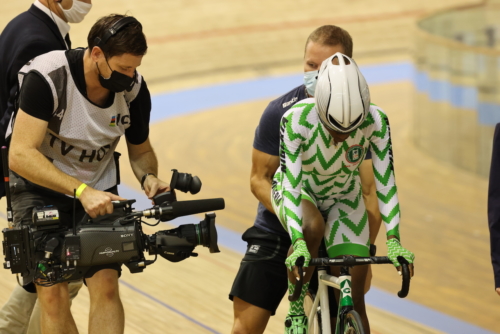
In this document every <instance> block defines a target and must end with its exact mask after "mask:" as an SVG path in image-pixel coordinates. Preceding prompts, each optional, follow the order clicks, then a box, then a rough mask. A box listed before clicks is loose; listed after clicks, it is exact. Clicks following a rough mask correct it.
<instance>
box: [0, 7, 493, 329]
mask: <svg viewBox="0 0 500 334" xmlns="http://www.w3.org/2000/svg"><path fill="white" fill-rule="evenodd" d="M479 2H481V1H472V0H470V1H467V0H441V1H433V0H421V1H418V2H417V1H410V0H404V1H396V0H381V1H374V0H355V1H354V0H349V1H348V0H339V1H329V2H321V1H317V2H316V3H314V4H312V3H311V2H308V1H305V0H304V1H303V0H301V1H297V0H276V1H266V2H248V1H243V0H213V1H210V2H206V1H201V0H182V1H181V0H171V1H161V0H143V1H137V0H106V1H104V0H94V1H93V3H94V8H93V9H92V12H91V13H90V14H89V17H88V18H87V19H86V20H85V21H84V22H83V23H82V24H80V25H73V27H72V30H71V34H72V41H73V45H74V46H84V45H85V37H86V34H87V32H88V30H89V28H90V26H91V25H92V24H93V22H94V21H95V19H96V18H98V17H100V16H103V15H106V14H108V13H110V12H119V13H124V12H127V11H128V12H129V13H130V14H131V15H134V16H136V17H137V18H138V19H139V20H140V21H141V22H142V23H143V25H144V30H145V32H146V34H147V37H148V40H149V45H150V48H149V51H148V55H147V56H146V57H145V58H144V61H143V65H142V66H141V68H140V71H141V73H143V75H144V76H145V78H146V80H147V81H148V84H149V86H150V88H151V90H152V91H153V92H162V91H165V90H172V89H180V88H188V87H195V86H199V85H207V84H211V83H217V82H225V81H229V80H241V79H248V78H253V77H259V76H262V75H269V74H280V73H290V72H300V70H301V68H302V67H301V56H302V53H303V46H304V41H305V39H306V37H307V35H308V34H309V33H310V32H311V31H312V30H313V29H314V28H316V27H317V26H319V25H321V24H327V23H333V24H338V25H340V26H342V27H344V28H345V29H347V30H348V31H349V32H350V33H351V34H352V36H353V38H354V41H355V57H356V58H357V59H358V60H359V61H360V62H361V63H378V62H388V61H393V60H401V59H409V58H410V56H411V49H412V34H413V26H414V21H415V19H416V18H417V17H419V16H421V15H423V14H424V13H426V12H429V11H432V10H436V9H441V8H444V7H446V6H450V5H457V4H475V3H479ZM29 4H30V1H26V0H16V1H11V2H7V1H2V2H0V29H3V27H4V26H5V24H6V23H7V22H8V21H9V20H10V19H11V18H12V17H14V16H15V15H17V14H18V13H20V12H21V11H23V10H25V8H27V7H28V6H29ZM371 92H372V100H373V101H374V102H375V103H377V104H378V105H379V106H381V107H382V108H383V109H384V110H385V111H386V112H387V113H388V115H389V117H390V119H391V129H392V133H393V143H394V151H395V152H394V154H395V166H396V175H397V181H398V188H399V190H400V200H401V206H402V214H403V220H402V230H401V233H402V237H403V243H404V245H405V246H406V247H408V248H409V249H410V250H412V251H414V252H415V253H416V256H417V263H416V275H417V276H416V277H415V279H413V280H412V291H411V293H410V296H409V299H410V300H412V301H415V302H418V303H420V304H422V305H425V306H428V307H430V308H433V309H436V310H439V311H441V312H444V313H446V314H449V315H452V316H455V317H457V318H460V319H461V320H464V321H467V322H470V323H473V324H476V325H478V326H482V327H484V328H488V329H490V330H497V331H498V328H500V325H499V323H500V322H499V320H498V311H499V306H500V299H499V297H498V296H496V295H495V294H494V292H493V278H492V270H491V264H490V261H489V234H488V231H487V222H486V191H487V183H486V180H484V179H481V178H478V177H475V176H473V175H470V174H468V173H465V172H463V171H460V170H457V169H455V168H453V167H451V166H447V165H443V164H442V163H439V162H437V161H435V160H433V159H431V158H429V157H428V156H426V155H425V154H423V153H421V152H419V151H418V150H417V149H415V148H414V147H413V145H412V144H411V142H410V140H409V130H410V127H411V116H410V115H411V113H410V111H411V106H412V104H411V103H412V102H411V99H412V94H411V93H412V86H411V84H410V83H398V84H386V85H379V86H373V87H371ZM267 102H268V101H254V102H250V103H245V104H239V105H234V106H229V107H226V108H220V109H216V110H208V111H206V112H202V113H198V114H193V115H189V116H184V117H178V118H173V119H170V120H168V121H165V122H162V123H158V124H155V125H154V126H153V127H152V130H151V140H152V142H153V145H154V147H155V148H156V151H157V155H158V157H159V160H160V166H161V171H160V176H161V177H163V178H164V179H168V178H169V177H170V172H169V171H170V169H172V168H177V169H179V170H181V171H186V172H189V173H193V174H196V175H198V176H200V178H201V179H202V181H203V184H204V187H203V189H202V192H201V193H200V194H199V195H196V196H194V197H192V198H209V197H224V198H225V199H226V207H227V209H226V210H224V211H223V212H221V213H220V214H218V224H219V225H222V226H224V227H227V228H230V229H232V230H234V231H237V232H240V233H241V232H243V231H244V230H245V229H246V228H248V227H249V226H251V224H252V223H253V219H254V215H255V208H256V200H255V199H254V198H253V196H252V195H251V193H250V192H249V171H250V153H251V143H252V138H253V132H254V129H255V126H256V124H257V122H258V119H259V117H260V114H261V112H262V111H263V109H264V107H265V106H266V104H267ZM207 125H209V126H207ZM166 134H168V136H167V135H166ZM119 150H120V151H121V152H126V150H125V149H124V147H123V145H121V146H120V147H119ZM125 161H126V157H125V156H124V157H123V162H125ZM122 168H123V177H122V182H123V183H125V184H128V185H131V186H132V187H135V188H136V189H137V190H139V187H138V184H137V181H135V180H134V179H133V177H132V174H131V172H130V169H129V167H128V166H127V164H126V163H122ZM190 197H191V196H190ZM188 198H189V197H188V196H186V195H184V196H182V199H188ZM0 208H1V209H2V210H4V208H5V205H4V204H3V202H0ZM163 228H165V227H163ZM150 231H151V230H150ZM378 244H379V248H380V250H381V251H380V252H381V253H382V252H384V251H385V246H384V245H383V240H382V239H381V238H379V240H378ZM240 260H241V255H239V254H236V253H234V252H233V251H231V250H229V249H222V253H220V254H215V255H214V254H209V253H208V252H207V251H206V250H200V257H199V258H197V259H189V260H187V261H184V262H181V263H177V264H172V263H169V262H167V261H162V260H161V259H160V260H159V261H158V263H156V264H154V265H153V266H151V267H150V268H148V269H147V270H146V272H145V273H143V274H135V275H131V274H128V273H125V272H124V274H123V276H122V282H123V284H122V285H121V291H120V293H121V295H122V300H123V302H124V305H125V309H126V317H127V325H126V333H209V332H210V331H209V330H208V329H206V328H203V327H202V326H200V325H198V324H196V323H195V322H193V321H191V320H188V319H186V317H185V316H182V315H180V314H179V312H180V313H182V314H185V315H188V316H190V317H192V318H193V319H194V320H196V321H198V322H199V323H201V324H203V325H205V326H208V327H209V328H212V329H213V330H214V331H216V332H219V333H229V331H230V328H231V324H232V303H231V302H230V301H229V300H228V299H227V293H228V291H229V289H230V286H231V284H232V280H233V278H234V276H235V273H236V271H237V269H238V266H239V261H240ZM398 280H399V278H398V277H397V275H396V274H395V273H394V269H392V268H389V266H378V267H377V268H375V269H374V280H373V284H374V285H375V286H376V287H379V288H382V289H384V290H386V291H388V292H390V293H394V292H395V291H397V289H398V284H399V283H398ZM0 283H1V284H0V304H1V303H3V302H5V300H7V298H8V295H9V293H10V291H11V289H12V287H13V286H14V284H15V279H14V277H13V276H12V275H10V274H9V273H8V272H7V271H0ZM137 289H139V290H140V291H138V290H137ZM169 307H171V308H169ZM172 308H173V309H175V310H178V312H176V311H174V310H173V309H172ZM73 310H74V311H76V312H74V314H75V318H76V320H77V324H78V326H79V328H80V331H81V333H85V332H86V328H87V315H88V294H87V292H86V289H85V288H84V289H82V292H81V295H80V296H79V297H78V298H77V299H76V300H75V303H74V305H73ZM285 313H286V303H282V305H281V306H280V308H279V310H278V313H277V316H275V317H272V318H271V321H270V323H269V326H268V330H267V331H266V333H281V332H282V326H283V325H282V321H283V318H284V315H285ZM369 316H370V319H371V322H372V328H373V329H374V330H373V332H374V333H376V334H377V333H378V334H382V333H388V334H389V333H407V334H412V333H438V332H437V331H433V330H431V329H428V328H426V327H425V326H422V325H420V324H415V323H412V322H409V321H407V320H405V319H401V318H398V317H395V316H393V315H391V314H387V313H386V312H383V311H380V310H377V309H374V308H370V310H369ZM389 328H398V329H399V331H395V330H394V329H392V330H391V329H389Z"/></svg>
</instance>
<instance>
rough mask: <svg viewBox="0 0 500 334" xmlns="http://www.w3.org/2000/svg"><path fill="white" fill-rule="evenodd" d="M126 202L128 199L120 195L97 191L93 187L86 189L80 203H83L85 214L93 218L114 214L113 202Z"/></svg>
mask: <svg viewBox="0 0 500 334" xmlns="http://www.w3.org/2000/svg"><path fill="white" fill-rule="evenodd" d="M124 200H126V199H125V198H122V197H120V196H118V195H115V194H112V193H109V192H104V191H100V190H96V189H94V188H91V187H87V188H85V189H84V190H83V192H82V194H81V195H80V202H81V203H82V205H83V208H84V209H85V212H86V213H87V214H88V215H89V216H90V217H91V218H96V217H97V216H102V215H105V214H110V213H113V204H112V203H111V201H124Z"/></svg>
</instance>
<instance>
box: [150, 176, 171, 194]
mask: <svg viewBox="0 0 500 334" xmlns="http://www.w3.org/2000/svg"><path fill="white" fill-rule="evenodd" d="M169 190H170V185H169V184H168V183H166V182H163V181H162V180H160V179H159V178H157V177H156V176H154V175H148V177H147V178H146V180H145V181H144V192H145V193H146V196H148V198H149V199H151V198H153V197H155V196H156V195H158V194H161V193H164V192H165V191H169Z"/></svg>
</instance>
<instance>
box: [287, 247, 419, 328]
mask: <svg viewBox="0 0 500 334" xmlns="http://www.w3.org/2000/svg"><path fill="white" fill-rule="evenodd" d="M323 254H324V253H322V252H321V251H320V256H323ZM398 261H399V263H401V272H402V281H403V283H402V288H401V291H399V292H398V296H399V297H400V298H405V297H406V296H407V295H408V292H409V289H410V270H409V268H408V262H407V261H406V259H405V258H404V257H402V256H398ZM388 263H390V264H392V262H391V260H390V259H389V258H388V257H387V256H371V257H354V256H352V255H345V256H343V257H342V258H334V259H332V258H329V257H320V258H314V259H311V261H310V262H309V266H318V268H317V269H318V291H317V293H316V296H314V295H309V297H310V298H312V299H313V300H314V301H313V302H312V306H311V307H310V311H309V313H308V315H307V316H308V320H309V322H308V323H309V324H308V333H309V334H329V333H332V330H331V324H330V307H329V304H328V290H327V289H328V287H332V288H335V289H338V290H339V291H340V298H339V300H340V302H339V307H338V313H337V323H336V325H335V332H333V333H335V334H365V331H364V329H363V324H362V322H361V317H360V316H359V314H358V313H357V312H356V311H355V310H354V303H353V300H352V294H351V275H350V273H349V268H351V267H354V266H358V265H367V264H388ZM303 265H304V258H303V257H299V258H298V259H297V261H296V266H297V267H298V269H299V275H300V277H301V279H300V280H299V281H297V282H296V284H295V290H294V294H293V295H290V296H288V300H289V301H295V300H297V299H298V298H299V296H300V292H301V291H302V284H303V279H302V278H303V277H304V272H303V269H302V267H303ZM327 266H340V275H339V277H336V276H332V275H329V274H327V272H326V269H327ZM306 302H307V298H306V299H305V302H304V303H306ZM309 304H310V300H309Z"/></svg>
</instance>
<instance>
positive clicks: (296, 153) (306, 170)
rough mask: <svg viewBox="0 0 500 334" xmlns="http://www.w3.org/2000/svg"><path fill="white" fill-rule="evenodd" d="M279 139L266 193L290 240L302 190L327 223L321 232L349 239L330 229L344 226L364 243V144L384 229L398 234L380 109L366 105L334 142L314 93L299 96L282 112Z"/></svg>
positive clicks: (296, 234)
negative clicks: (275, 168) (275, 165)
mask: <svg viewBox="0 0 500 334" xmlns="http://www.w3.org/2000/svg"><path fill="white" fill-rule="evenodd" d="M280 140H281V146H280V168H279V170H278V171H277V173H276V174H275V176H274V180H273V190H272V192H273V193H272V198H273V205H275V208H277V209H278V210H277V211H276V212H278V218H280V221H281V222H282V224H283V225H284V226H285V227H286V228H287V230H288V232H289V234H290V237H291V239H292V243H293V242H295V240H296V239H298V238H302V237H303V234H302V218H303V213H302V205H301V199H303V198H304V193H307V194H308V195H309V196H310V197H312V198H313V199H314V202H315V204H316V205H317V206H318V208H319V209H320V211H321V212H322V213H323V215H324V216H325V219H326V220H327V221H326V223H327V224H328V225H330V227H329V229H328V231H327V232H326V233H327V234H329V235H325V237H329V238H330V239H331V240H334V239H338V240H339V241H338V242H335V243H349V242H351V241H352V240H350V237H349V236H347V235H343V236H342V237H340V235H338V236H336V235H335V234H337V233H338V231H340V232H341V230H342V229H343V228H344V229H347V230H350V231H349V232H350V233H351V232H354V234H353V233H351V234H352V235H353V236H354V237H356V236H363V238H362V239H363V240H358V242H357V243H360V244H363V245H365V246H366V244H367V243H368V244H369V241H368V228H365V227H367V226H368V224H367V223H366V221H367V215H366V209H365V206H364V203H363V200H362V197H361V186H360V180H359V172H358V167H359V165H360V163H361V162H362V161H363V159H364V156H365V154H366V151H367V150H368V148H369V147H371V149H372V153H373V156H372V158H373V171H374V174H375V182H376V188H377V196H378V200H379V207H380V211H381V214H382V219H383V222H384V225H385V228H386V231H387V235H395V236H397V237H398V238H399V218H400V211H399V201H398V197H397V187H396V184H395V178H394V168H393V158H392V144H391V137H390V127H389V121H388V118H387V116H386V114H385V113H384V112H383V110H382V109H380V108H379V107H377V106H375V105H371V106H370V111H369V114H368V116H367V118H366V120H365V121H364V123H363V124H362V125H361V126H360V127H359V128H358V129H356V130H355V131H353V132H352V133H351V134H350V136H349V137H348V139H346V140H345V141H344V142H342V143H339V144H337V145H334V143H333V138H332V136H331V135H330V133H329V132H328V131H327V129H326V128H325V127H324V126H323V124H322V123H321V121H320V120H319V116H318V114H317V112H316V108H315V101H314V99H313V98H310V99H305V100H302V101H300V102H298V103H297V104H295V105H294V106H293V107H292V108H291V109H290V110H289V111H288V112H286V113H285V114H284V115H283V118H282V120H281V138H280ZM332 220H335V221H332ZM340 225H341V226H340ZM342 226H343V227H342ZM364 239H366V241H365V240H364ZM329 253H330V252H329ZM354 255H356V254H354Z"/></svg>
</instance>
